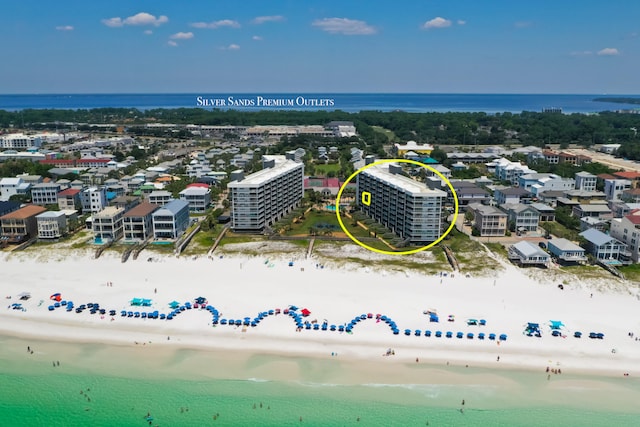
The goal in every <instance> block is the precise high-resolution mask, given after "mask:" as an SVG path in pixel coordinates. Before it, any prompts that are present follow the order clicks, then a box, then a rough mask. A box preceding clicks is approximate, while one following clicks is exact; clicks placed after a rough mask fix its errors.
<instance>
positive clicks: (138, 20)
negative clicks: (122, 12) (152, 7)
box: [102, 12, 169, 27]
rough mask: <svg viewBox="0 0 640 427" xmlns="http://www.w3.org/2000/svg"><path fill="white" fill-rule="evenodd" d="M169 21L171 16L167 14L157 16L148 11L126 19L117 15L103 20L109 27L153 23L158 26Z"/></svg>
mask: <svg viewBox="0 0 640 427" xmlns="http://www.w3.org/2000/svg"><path fill="white" fill-rule="evenodd" d="M167 22H169V18H167V17H166V16H164V15H161V16H158V17H157V18H156V17H155V16H154V15H151V14H150V13H147V12H140V13H137V14H135V15H133V16H129V17H128V18H125V19H122V18H120V17H115V18H109V19H103V20H102V23H103V24H104V25H106V26H107V27H122V26H124V25H153V26H155V27H157V26H160V25H162V24H166V23H167Z"/></svg>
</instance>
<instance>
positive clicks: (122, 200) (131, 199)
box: [111, 196, 140, 212]
mask: <svg viewBox="0 0 640 427" xmlns="http://www.w3.org/2000/svg"><path fill="white" fill-rule="evenodd" d="M139 204H140V198H139V197H135V196H120V197H116V198H114V199H113V200H111V206H115V207H117V208H122V209H124V211H125V212H127V211H128V210H129V209H133V208H134V207H136V206H137V205H139Z"/></svg>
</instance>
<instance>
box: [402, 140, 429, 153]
mask: <svg viewBox="0 0 640 427" xmlns="http://www.w3.org/2000/svg"><path fill="white" fill-rule="evenodd" d="M393 147H394V153H395V154H397V155H398V156H404V155H405V153H407V152H408V151H413V152H415V153H418V154H426V155H430V154H431V152H432V151H433V145H431V144H418V143H417V142H415V141H407V143H406V144H404V145H403V144H394V145H393Z"/></svg>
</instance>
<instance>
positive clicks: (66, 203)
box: [58, 188, 82, 210]
mask: <svg viewBox="0 0 640 427" xmlns="http://www.w3.org/2000/svg"><path fill="white" fill-rule="evenodd" d="M81 207H82V203H81V202H80V190H79V189H77V188H67V189H66V190H62V191H61V192H59V193H58V208H60V210H66V209H70V210H77V209H80V208H81Z"/></svg>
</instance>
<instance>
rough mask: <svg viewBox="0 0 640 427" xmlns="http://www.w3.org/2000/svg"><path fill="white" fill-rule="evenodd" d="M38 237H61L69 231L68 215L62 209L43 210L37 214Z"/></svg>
mask: <svg viewBox="0 0 640 427" xmlns="http://www.w3.org/2000/svg"><path fill="white" fill-rule="evenodd" d="M36 222H37V224H38V239H42V240H49V239H59V238H60V237H62V236H64V235H65V234H66V233H67V215H66V214H65V213H64V212H61V211H47V212H42V213H41V214H39V215H37V216H36Z"/></svg>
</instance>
